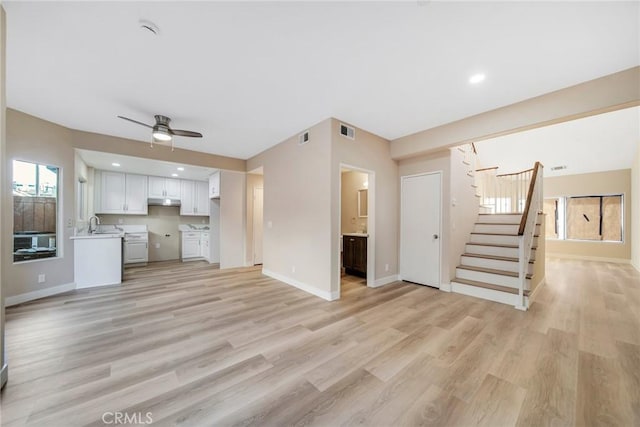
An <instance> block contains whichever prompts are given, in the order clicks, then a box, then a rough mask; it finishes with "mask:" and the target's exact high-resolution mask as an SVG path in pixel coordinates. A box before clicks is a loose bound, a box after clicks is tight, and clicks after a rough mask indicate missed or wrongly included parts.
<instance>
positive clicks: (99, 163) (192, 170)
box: [76, 150, 217, 181]
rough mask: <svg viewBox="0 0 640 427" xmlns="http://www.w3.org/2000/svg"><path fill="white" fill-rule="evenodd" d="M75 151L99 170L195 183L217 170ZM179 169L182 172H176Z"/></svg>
mask: <svg viewBox="0 0 640 427" xmlns="http://www.w3.org/2000/svg"><path fill="white" fill-rule="evenodd" d="M76 151H77V152H78V154H79V155H80V157H81V158H82V160H84V162H85V163H86V164H87V165H88V166H92V167H94V168H96V169H100V170H108V171H116V172H126V173H137V174H141V175H151V176H162V177H165V178H179V179H193V180H197V181H208V180H209V175H211V174H212V173H213V172H215V171H216V170H217V169H212V168H203V167H200V166H193V165H184V164H180V163H172V162H164V161H161V160H151V159H145V158H141V157H131V156H122V155H120V154H110V153H103V152H99V151H90V150H76ZM112 163H118V164H119V165H120V166H113V164H112ZM179 167H181V168H183V169H184V170H182V171H181V170H178V168H179ZM172 174H176V175H178V176H177V177H174V176H172Z"/></svg>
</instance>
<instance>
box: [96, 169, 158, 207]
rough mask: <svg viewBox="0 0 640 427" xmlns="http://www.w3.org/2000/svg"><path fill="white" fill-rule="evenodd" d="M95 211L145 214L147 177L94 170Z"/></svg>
mask: <svg viewBox="0 0 640 427" xmlns="http://www.w3.org/2000/svg"><path fill="white" fill-rule="evenodd" d="M95 182H96V184H97V185H96V195H95V198H96V213H101V214H128V215H146V214H147V210H148V206H147V197H148V196H147V190H148V188H147V185H148V184H147V177H146V176H143V175H134V174H128V173H127V174H125V173H120V172H107V171H96V178H95Z"/></svg>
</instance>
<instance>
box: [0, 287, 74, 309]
mask: <svg viewBox="0 0 640 427" xmlns="http://www.w3.org/2000/svg"><path fill="white" fill-rule="evenodd" d="M74 289H76V284H75V283H66V284H64V285H58V286H53V287H51V288H44V289H39V290H37V291H31V292H27V293H24V294H19V295H14V296H12V297H6V298H5V299H4V305H5V307H11V306H12V305H18V304H22V303H23V302H27V301H33V300H36V299H40V298H44V297H50V296H51V295H57V294H62V293H65V292H69V291H73V290H74Z"/></svg>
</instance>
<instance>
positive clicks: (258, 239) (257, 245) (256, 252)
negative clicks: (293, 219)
mask: <svg viewBox="0 0 640 427" xmlns="http://www.w3.org/2000/svg"><path fill="white" fill-rule="evenodd" d="M262 204H263V190H262V188H254V189H253V264H254V265H257V264H262Z"/></svg>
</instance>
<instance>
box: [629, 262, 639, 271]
mask: <svg viewBox="0 0 640 427" xmlns="http://www.w3.org/2000/svg"><path fill="white" fill-rule="evenodd" d="M629 264H631V266H632V267H633V268H635V269H636V271H638V272H640V265H638V264H636V263H635V262H633V260H631V261H630V262H629Z"/></svg>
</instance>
